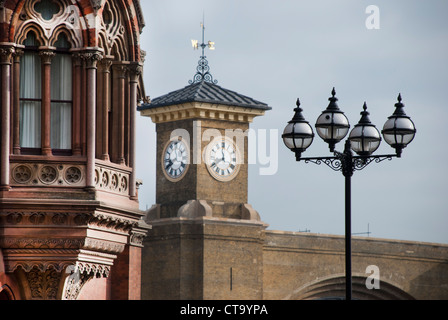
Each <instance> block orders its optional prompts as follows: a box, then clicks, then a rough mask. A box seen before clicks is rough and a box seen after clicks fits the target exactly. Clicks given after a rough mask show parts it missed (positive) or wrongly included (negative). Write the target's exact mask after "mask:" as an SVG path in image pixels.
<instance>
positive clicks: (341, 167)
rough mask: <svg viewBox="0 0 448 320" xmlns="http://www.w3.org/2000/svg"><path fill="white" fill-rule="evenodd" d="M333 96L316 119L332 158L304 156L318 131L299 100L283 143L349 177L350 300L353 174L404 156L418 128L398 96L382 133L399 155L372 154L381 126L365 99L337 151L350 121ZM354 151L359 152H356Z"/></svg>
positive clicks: (347, 264)
mask: <svg viewBox="0 0 448 320" xmlns="http://www.w3.org/2000/svg"><path fill="white" fill-rule="evenodd" d="M331 93H332V97H330V98H329V99H328V100H329V101H330V103H329V105H328V107H327V108H326V109H325V110H324V111H323V112H322V114H321V115H320V116H319V117H318V119H317V121H316V125H315V127H316V131H317V133H318V135H319V136H320V137H321V138H322V139H323V140H324V141H325V142H327V143H328V145H329V148H330V152H333V154H334V156H332V157H310V158H303V157H302V153H303V152H305V150H306V149H307V148H308V147H309V146H310V145H311V143H312V142H313V139H314V132H313V129H312V127H311V126H310V124H309V123H308V121H306V120H305V118H304V116H303V114H302V111H303V109H302V108H301V107H300V101H299V99H297V103H296V105H297V108H295V109H294V112H295V114H294V117H293V118H292V119H291V121H289V122H288V124H287V126H286V127H285V129H284V131H283V135H282V138H283V142H284V143H285V145H286V147H288V148H289V149H290V150H291V151H293V152H294V153H295V156H296V161H302V160H303V161H305V163H308V162H312V163H315V164H318V165H320V164H322V163H323V164H325V165H327V166H328V167H330V168H331V169H332V170H334V171H341V172H342V174H343V176H344V177H345V278H346V300H351V298H352V271H351V177H352V175H353V173H354V172H355V171H357V170H358V171H359V170H362V169H364V168H365V167H366V166H368V165H369V164H370V163H371V162H373V161H375V162H376V163H379V162H381V161H383V160H386V159H387V160H392V158H393V157H397V158H400V157H401V153H402V150H403V149H404V148H405V147H406V146H407V145H408V144H409V143H410V142H411V141H412V140H413V139H414V136H415V133H416V129H415V125H414V123H413V122H412V120H411V118H410V117H408V116H407V115H406V114H405V112H404V110H403V108H404V104H403V103H401V100H402V99H401V94H399V95H398V103H396V104H395V108H396V109H395V112H394V113H393V114H392V115H391V116H390V117H389V118H388V120H387V121H386V123H385V124H384V127H383V130H382V134H383V137H384V140H386V142H387V143H388V144H389V145H390V146H391V147H393V148H395V154H386V155H372V154H373V152H375V151H376V149H378V147H379V145H380V143H381V136H380V133H379V131H378V129H377V128H376V127H375V125H373V124H372V123H371V122H370V119H369V112H367V105H366V103H365V102H364V105H363V111H362V112H361V119H360V120H359V122H358V123H357V124H356V125H355V127H354V128H353V129H352V131H351V132H350V134H349V137H348V139H347V140H346V141H345V146H344V151H343V152H342V153H341V152H338V151H335V145H336V144H337V143H338V142H340V141H341V140H342V139H344V138H345V136H346V135H347V133H348V131H349V129H350V124H349V121H348V119H347V117H346V116H345V115H344V113H343V112H342V111H341V110H340V109H339V107H338V105H337V101H338V99H337V98H336V91H335V89H334V88H333V90H332V92H331ZM352 150H353V151H354V152H355V153H356V154H357V156H356V155H353V152H352Z"/></svg>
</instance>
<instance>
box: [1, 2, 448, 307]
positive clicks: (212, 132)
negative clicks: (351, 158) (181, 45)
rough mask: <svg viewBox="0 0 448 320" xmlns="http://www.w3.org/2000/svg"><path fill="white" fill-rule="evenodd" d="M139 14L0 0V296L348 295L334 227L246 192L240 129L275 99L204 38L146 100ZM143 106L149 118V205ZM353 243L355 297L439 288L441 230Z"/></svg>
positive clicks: (428, 292)
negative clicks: (140, 156) (425, 239)
mask: <svg viewBox="0 0 448 320" xmlns="http://www.w3.org/2000/svg"><path fill="white" fill-rule="evenodd" d="M144 25H145V22H144V19H143V15H142V12H141V8H140V2H139V0H0V75H1V87H0V112H1V122H0V134H1V143H0V300H87V299H95V300H97V299H99V300H118V299H119V300H130V299H153V300H157V299H229V300H243V299H254V300H255V299H256V300H261V299H291V300H293V299H331V298H340V297H342V296H343V295H344V289H345V285H344V254H345V252H344V239H343V237H340V236H334V235H319V234H305V233H295V232H285V231H272V230H267V226H268V225H267V223H265V222H263V221H262V216H261V217H260V215H259V213H258V212H257V210H255V208H253V207H252V206H251V205H250V204H249V203H248V197H247V191H248V190H247V188H248V168H247V163H248V161H247V160H248V159H247V157H248V149H247V146H248V144H247V139H248V136H247V130H248V129H249V125H250V123H251V122H252V121H253V119H254V118H255V117H257V116H262V115H264V113H265V112H266V111H268V110H269V109H270V107H269V106H267V105H266V104H264V103H262V102H260V101H257V100H255V99H252V98H249V97H247V96H244V95H241V94H239V93H237V92H235V91H231V90H228V89H225V88H223V87H220V86H218V85H217V84H216V82H215V81H214V80H213V77H211V74H210V73H209V72H208V70H209V69H208V64H207V61H206V60H205V57H204V53H203V54H202V57H201V60H200V61H199V66H198V69H197V70H198V73H197V74H196V75H195V76H194V80H193V81H191V83H190V85H188V86H186V87H185V88H182V89H180V90H176V91H173V92H172V93H169V94H167V95H164V96H162V97H159V98H156V99H153V101H151V102H150V101H149V99H147V98H146V94H145V89H144V86H143V81H142V69H143V62H144V56H145V54H144V52H143V51H142V50H141V49H140V33H141V32H142V29H143V27H144ZM203 48H204V47H203ZM137 110H138V111H139V112H140V114H141V115H142V116H147V117H151V119H152V120H153V122H155V123H156V128H157V144H156V146H149V147H151V148H154V150H155V153H156V157H157V172H156V176H155V177H154V178H155V180H156V187H157V190H156V204H154V206H153V207H152V208H151V209H149V210H148V211H147V212H142V211H140V210H139V205H138V185H139V182H138V179H137V177H136V166H135V152H136V150H135V139H136V137H135V117H136V112H137ZM256 209H258V210H260V211H261V212H262V210H263V208H256ZM279 210H281V208H279ZM352 258H353V297H354V298H358V299H448V285H447V284H448V246H447V245H442V244H431V243H418V242H410V241H394V240H385V239H374V238H354V239H353V257H352ZM372 265H373V266H376V267H378V270H379V272H380V274H379V277H380V278H379V279H380V288H374V289H369V288H367V286H366V281H367V280H368V278H369V276H370V274H369V271H368V270H370V269H368V268H367V267H369V266H372Z"/></svg>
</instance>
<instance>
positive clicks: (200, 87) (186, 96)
mask: <svg viewBox="0 0 448 320" xmlns="http://www.w3.org/2000/svg"><path fill="white" fill-rule="evenodd" d="M189 102H205V103H212V104H222V105H230V106H238V107H243V108H252V109H260V110H270V109H271V107H269V106H268V105H267V104H266V103H264V102H260V101H257V100H255V99H252V98H250V97H247V96H244V95H242V94H239V93H237V92H235V91H231V90H228V89H224V88H222V87H220V86H218V85H217V84H215V83H212V82H208V81H200V82H195V83H192V84H190V85H188V86H186V87H185V88H183V89H179V90H176V91H173V92H170V93H168V94H165V95H163V96H160V97H158V98H155V99H153V100H151V102H150V103H148V104H142V105H141V106H139V107H138V110H139V111H141V110H146V109H154V108H158V107H164V106H172V105H176V104H182V103H189Z"/></svg>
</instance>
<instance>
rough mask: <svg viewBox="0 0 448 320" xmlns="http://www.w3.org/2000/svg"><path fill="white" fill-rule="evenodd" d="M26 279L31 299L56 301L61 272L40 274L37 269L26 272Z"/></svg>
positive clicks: (47, 271) (51, 270) (52, 270)
mask: <svg viewBox="0 0 448 320" xmlns="http://www.w3.org/2000/svg"><path fill="white" fill-rule="evenodd" d="M25 275H26V279H27V280H28V285H29V288H30V294H31V297H30V298H31V299H38V300H56V299H57V296H58V289H59V283H60V281H61V272H58V271H56V270H54V269H50V270H46V271H45V272H41V271H40V270H39V269H37V268H33V269H32V270H31V271H29V272H26V273H25Z"/></svg>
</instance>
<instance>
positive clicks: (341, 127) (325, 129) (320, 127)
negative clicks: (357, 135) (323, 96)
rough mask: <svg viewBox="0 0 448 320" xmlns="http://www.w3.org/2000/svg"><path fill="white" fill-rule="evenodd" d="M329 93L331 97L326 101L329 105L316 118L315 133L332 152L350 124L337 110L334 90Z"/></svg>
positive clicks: (342, 113)
mask: <svg viewBox="0 0 448 320" xmlns="http://www.w3.org/2000/svg"><path fill="white" fill-rule="evenodd" d="M331 93H332V95H333V96H332V97H330V98H329V99H328V100H329V101H330V104H329V105H328V107H327V109H326V110H324V111H323V112H322V114H321V115H320V116H319V118H317V121H316V131H317V133H318V135H319V136H320V137H321V138H322V139H323V140H324V141H325V142H327V143H328V144H329V147H330V151H331V152H333V151H334V147H335V145H336V143H338V142H339V141H341V140H342V139H344V137H345V136H346V135H347V133H348V130H349V128H350V124H349V122H348V119H347V117H346V116H345V115H344V112H342V111H341V110H340V109H339V107H338V105H337V103H336V101H338V99H337V98H336V97H335V94H336V91H335V90H334V88H333V91H332V92H331Z"/></svg>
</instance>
